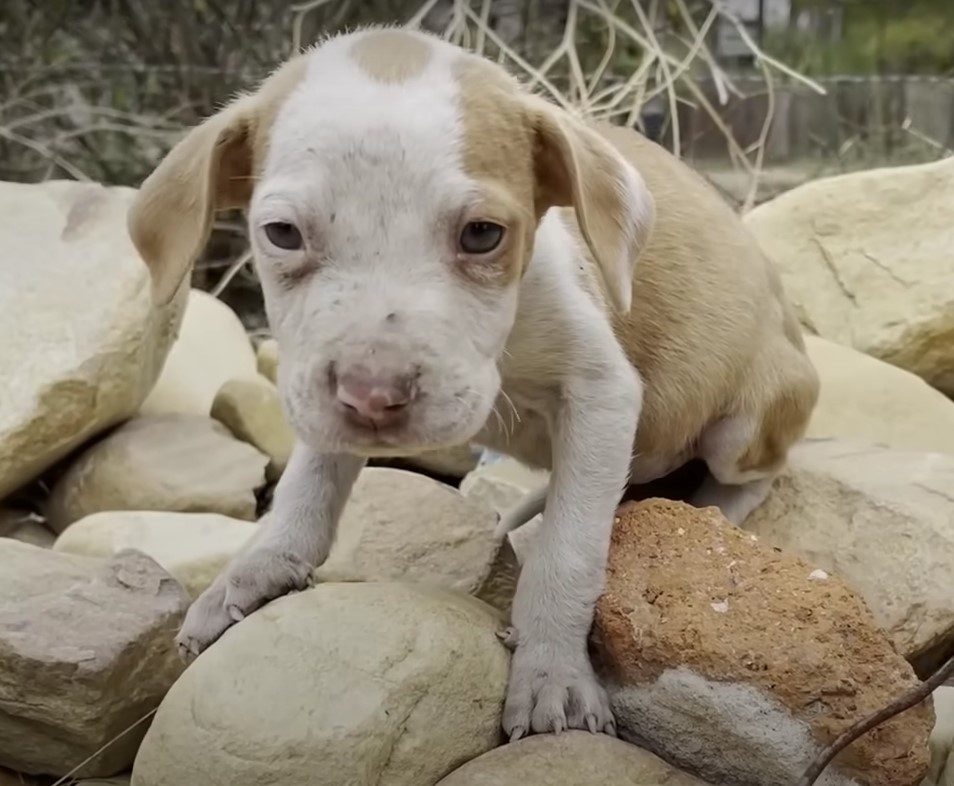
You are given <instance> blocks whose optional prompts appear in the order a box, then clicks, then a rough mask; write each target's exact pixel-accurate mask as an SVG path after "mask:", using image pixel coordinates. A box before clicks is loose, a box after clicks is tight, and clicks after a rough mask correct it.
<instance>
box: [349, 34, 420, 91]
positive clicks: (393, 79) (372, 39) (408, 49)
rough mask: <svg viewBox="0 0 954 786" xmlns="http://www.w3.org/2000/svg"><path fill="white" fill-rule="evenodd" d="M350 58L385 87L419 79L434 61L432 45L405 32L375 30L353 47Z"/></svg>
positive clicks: (362, 37)
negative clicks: (432, 60)
mask: <svg viewBox="0 0 954 786" xmlns="http://www.w3.org/2000/svg"><path fill="white" fill-rule="evenodd" d="M350 52H351V57H352V58H354V61H355V62H356V63H357V64H358V66H359V67H360V68H361V70H362V71H364V72H365V73H366V74H367V75H368V76H370V77H371V78H372V79H376V80H377V81H378V82H384V83H385V84H399V83H401V82H408V81H410V80H411V79H414V78H415V77H418V76H420V75H421V74H422V73H423V72H424V69H425V68H427V64H428V62H430V59H431V45H430V43H428V42H427V41H425V40H424V39H423V38H421V37H420V36H416V35H414V34H412V33H409V32H405V31H403V30H375V31H373V32H370V33H368V34H367V35H363V36H361V38H359V39H358V40H357V41H355V42H354V44H352V45H351V50H350Z"/></svg>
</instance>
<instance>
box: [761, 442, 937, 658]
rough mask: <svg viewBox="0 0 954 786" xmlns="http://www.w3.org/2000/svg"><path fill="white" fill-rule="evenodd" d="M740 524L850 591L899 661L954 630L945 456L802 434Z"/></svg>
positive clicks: (935, 643)
mask: <svg viewBox="0 0 954 786" xmlns="http://www.w3.org/2000/svg"><path fill="white" fill-rule="evenodd" d="M744 527H745V528H746V529H747V530H749V531H751V532H754V533H756V534H758V535H759V536H760V537H761V538H763V539H764V540H766V541H768V542H770V543H772V544H773V545H774V546H778V547H780V548H782V549H785V550H786V551H788V552H790V553H793V554H796V555H798V556H800V557H802V558H804V559H805V560H807V561H808V562H810V563H811V564H812V565H814V566H815V567H818V568H821V569H823V570H826V571H828V572H830V573H834V574H836V575H837V576H838V577H839V578H840V579H842V580H843V581H844V582H845V583H846V584H848V586H850V587H851V588H852V589H854V590H855V591H857V592H859V593H860V594H861V596H862V597H863V598H864V599H865V602H866V604H867V605H868V607H869V608H870V609H871V611H872V613H873V614H874V618H875V620H877V622H878V625H880V626H881V628H882V629H884V630H885V631H886V632H887V634H888V635H889V636H890V638H891V640H892V641H893V642H894V645H895V647H896V648H897V650H898V652H900V653H901V654H902V655H904V656H905V657H907V658H908V659H914V658H917V657H918V656H921V655H923V654H925V653H926V652H927V651H929V650H931V649H933V648H935V647H937V646H938V645H942V644H944V643H945V642H948V643H949V642H950V641H951V639H952V638H954V603H952V593H954V590H952V583H951V577H952V575H954V457H952V456H948V455H945V454H941V453H913V452H904V451H896V450H891V449H889V448H885V447H882V446H877V445H870V444H867V443H861V442H854V441H843V440H810V441H806V442H804V443H803V444H801V445H798V446H797V447H796V448H795V449H794V450H793V451H792V452H791V454H790V460H789V467H788V469H787V470H786V471H785V473H784V474H783V475H782V477H781V478H779V479H778V480H777V481H776V483H775V486H774V487H773V490H772V493H771V494H770V495H769V497H768V499H767V500H766V501H765V503H763V504H762V505H761V506H760V507H759V508H758V509H756V510H755V511H754V512H753V513H752V515H751V516H750V517H749V518H748V519H747V520H746V522H745V524H744Z"/></svg>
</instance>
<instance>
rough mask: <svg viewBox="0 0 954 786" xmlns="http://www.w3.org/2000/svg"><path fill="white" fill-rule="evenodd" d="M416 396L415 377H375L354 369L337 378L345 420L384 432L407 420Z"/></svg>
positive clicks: (370, 372)
mask: <svg viewBox="0 0 954 786" xmlns="http://www.w3.org/2000/svg"><path fill="white" fill-rule="evenodd" d="M415 392H416V391H415V376H414V375H413V374H393V373H390V374H388V373H374V372H372V371H371V370H370V369H368V368H366V367H365V366H354V367H351V368H348V369H345V370H344V371H343V372H342V373H341V374H339V375H338V377H337V389H336V395H337V398H338V404H339V406H340V407H341V409H342V411H343V414H344V416H345V417H346V418H348V420H350V421H351V422H352V423H355V424H356V425H359V426H365V427H374V428H382V427H388V426H394V425H397V424H398V423H400V422H402V421H404V420H406V419H407V414H408V413H407V409H408V405H409V404H410V403H411V401H413V399H414V396H415Z"/></svg>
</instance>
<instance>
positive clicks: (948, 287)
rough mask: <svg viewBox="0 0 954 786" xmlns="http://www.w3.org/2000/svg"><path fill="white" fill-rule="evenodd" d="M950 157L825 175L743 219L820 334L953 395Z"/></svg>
mask: <svg viewBox="0 0 954 786" xmlns="http://www.w3.org/2000/svg"><path fill="white" fill-rule="evenodd" d="M952 203H954V158H946V159H944V160H942V161H938V162H935V163H929V164H919V165H916V166H905V167H893V168H882V169H872V170H868V171H865V172H858V173H852V174H847V175H839V176H837V177H830V178H823V179H821V180H815V181H813V182H810V183H807V184H805V185H803V186H800V187H798V188H795V189H792V190H791V191H788V192H786V193H784V194H782V195H781V196H779V197H776V198H775V199H773V200H771V201H770V202H766V203H764V204H762V205H760V206H758V207H757V208H755V209H754V210H752V211H751V212H750V213H749V214H748V215H747V216H746V217H745V220H746V223H747V224H748V226H749V228H750V229H751V230H752V231H753V232H754V233H755V236H756V238H757V239H758V241H759V243H760V244H761V245H762V247H763V248H764V249H765V251H766V252H767V253H768V255H769V256H770V257H771V258H772V259H774V260H775V262H776V264H777V265H778V267H779V270H780V272H781V274H782V277H783V280H784V284H785V289H786V292H787V293H788V294H789V296H790V298H791V299H792V301H793V302H794V303H795V305H796V307H797V308H798V309H799V311H800V313H801V318H802V322H803V323H804V324H805V325H806V326H807V327H808V328H809V329H810V330H811V331H812V332H814V333H817V334H818V335H821V336H824V337H826V338H830V339H832V340H834V341H837V342H839V343H842V344H848V345H850V346H853V347H855V348H856V349H859V350H861V351H862V352H867V353H868V354H870V355H874V356H875V357H878V358H881V359H882V360H885V361H887V362H888V363H893V364H894V365H897V366H900V367H901V368H905V369H907V370H908V371H911V372H913V373H915V374H917V375H918V376H920V377H922V378H923V379H925V380H927V381H928V382H930V383H931V384H932V385H934V386H935V387H937V388H939V389H940V390H942V391H944V392H945V393H947V394H949V395H954V221H951V207H950V206H951V204H952Z"/></svg>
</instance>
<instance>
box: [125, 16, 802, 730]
mask: <svg viewBox="0 0 954 786" xmlns="http://www.w3.org/2000/svg"><path fill="white" fill-rule="evenodd" d="M231 207H243V208H246V209H247V214H248V221H249V229H250V236H251V242H252V249H253V252H254V258H255V265H256V268H257V271H258V274H259V276H260V279H261V282H262V287H263V290H264V295H265V303H266V308H267V312H268V317H269V321H270V324H271V327H272V329H273V332H274V334H275V337H276V339H277V341H278V344H279V349H280V354H281V359H282V362H281V364H280V376H279V387H280V390H281V393H282V397H283V401H284V403H285V407H286V410H287V413H288V417H289V419H290V421H291V423H292V425H293V427H294V429H295V432H296V434H297V437H298V440H299V441H298V443H297V445H296V447H295V449H294V453H293V456H292V458H291V461H290V463H289V466H288V468H287V470H286V472H285V473H284V475H283V477H282V478H281V481H280V482H279V484H278V486H277V488H276V490H275V496H274V504H273V510H272V513H271V516H270V521H269V523H268V524H267V525H264V526H263V527H262V529H261V532H260V534H259V536H258V537H257V538H256V540H255V542H254V543H253V544H252V545H251V546H250V548H248V549H247V550H246V551H245V552H244V553H243V554H241V555H239V557H237V558H236V559H235V560H234V561H233V563H232V564H231V565H230V567H229V568H228V569H227V570H226V571H225V572H224V573H223V574H222V575H221V576H220V577H219V578H218V580H217V581H216V582H215V583H214V584H213V586H212V587H211V588H210V589H209V590H208V591H207V592H206V593H204V594H203V595H202V596H201V597H200V598H199V599H198V600H197V601H196V602H195V603H194V604H193V606H192V608H191V609H190V611H189V614H188V616H187V618H186V620H185V623H184V624H183V627H182V630H181V632H180V635H179V639H178V641H179V644H180V647H181V648H182V649H183V650H184V652H185V653H187V654H188V655H189V656H194V655H198V654H199V653H200V652H201V651H202V650H203V649H204V648H206V647H208V646H210V645H211V644H212V643H213V642H214V641H215V640H216V639H217V638H218V637H219V636H220V635H221V634H222V632H223V631H224V630H225V629H226V628H228V627H229V626H230V625H232V624H233V623H234V622H235V621H237V620H241V619H242V618H243V617H244V616H245V615H247V614H249V613H251V612H252V611H254V610H255V609H256V608H258V607H260V606H261V605H262V604H264V603H266V602H267V601H268V600H270V599H272V598H275V597H277V596H279V595H282V594H284V593H286V592H289V591H292V590H296V589H301V588H303V587H305V586H307V584H308V582H309V577H310V575H311V572H312V570H313V568H314V567H315V566H316V565H319V564H321V563H322V561H323V560H324V559H325V558H326V557H327V555H328V551H329V549H330V547H331V544H332V542H333V539H334V536H335V529H336V526H337V520H338V517H339V514H340V512H341V510H342V507H343V506H344V504H345V502H346V500H347V498H348V495H349V493H350V489H351V487H352V484H353V482H354V480H355V478H356V477H357V475H358V473H359V472H360V470H361V468H362V467H363V466H364V464H365V462H366V460H367V458H368V457H371V456H387V455H407V454H409V453H413V452H415V451H422V450H426V449H434V448H440V447H445V446H451V445H455V444H460V443H463V442H465V441H468V440H471V441H473V442H475V443H478V444H483V445H486V446H488V447H491V448H493V449H496V450H498V451H501V452H505V453H509V454H511V455H513V456H515V457H516V458H518V459H521V460H523V461H525V462H528V463H530V464H533V465H536V466H540V467H544V468H547V469H550V470H551V482H550V485H549V488H548V491H547V498H546V507H545V513H544V526H543V528H542V534H541V536H540V539H539V541H538V543H537V546H536V550H535V553H534V554H533V555H532V557H531V558H530V559H529V560H528V561H527V563H526V565H525V567H524V569H523V571H522V574H521V576H520V580H519V584H518V587H517V591H516V597H515V599H514V603H513V610H512V623H513V626H514V627H513V630H514V631H515V634H514V636H513V637H512V639H511V643H514V644H515V652H514V656H513V662H512V670H511V679H510V687H509V690H508V695H507V700H506V706H505V712H504V728H505V731H506V732H507V733H508V734H509V735H510V736H511V737H519V736H521V735H523V734H525V733H530V732H531V731H554V730H560V729H564V728H568V727H572V728H589V729H591V730H592V731H600V730H603V731H609V732H612V731H613V728H614V726H613V723H614V722H613V717H612V714H611V711H610V708H609V704H608V701H607V698H606V694H605V692H604V690H603V689H602V687H601V686H600V685H599V683H598V681H597V679H596V677H595V675H594V672H593V669H592V667H591V665H590V662H589V659H588V656H587V636H588V632H589V628H590V625H591V621H592V613H593V607H594V603H595V601H596V599H597V597H598V596H599V594H600V592H601V591H602V587H603V577H604V567H605V562H606V557H607V550H608V546H609V537H610V531H611V528H612V524H613V516H614V512H615V508H616V506H617V504H618V502H619V500H620V497H621V494H622V493H623V491H624V488H625V487H626V484H627V482H647V481H649V480H652V479H653V478H657V477H659V476H661V475H663V474H665V473H667V472H669V471H670V470H672V469H675V468H676V467H678V466H679V465H680V464H683V463H684V462H686V461H687V460H689V459H690V458H693V457H698V458H701V459H703V460H705V461H706V463H707V464H708V467H709V470H710V473H711V478H710V479H709V480H708V481H707V482H706V484H705V485H704V487H703V488H702V489H701V490H700V492H699V495H698V497H697V498H696V500H694V501H695V502H697V503H698V504H717V505H719V506H720V507H721V508H722V509H723V510H724V511H725V512H726V514H727V515H728V516H729V517H730V518H731V519H733V520H734V521H741V520H742V519H744V518H745V517H746V515H747V514H748V513H749V512H750V511H751V510H752V509H753V508H754V507H755V506H757V505H758V504H759V503H760V502H761V500H762V499H763V498H764V496H765V494H766V493H767V491H768V487H769V484H770V483H771V481H772V478H773V477H774V476H775V474H777V472H778V471H779V470H780V468H781V467H782V465H783V464H784V462H785V458H786V453H787V450H788V448H789V446H790V445H791V444H792V443H793V442H795V441H796V440H797V439H799V438H800V437H801V435H802V433H803V431H804V428H805V425H806V423H807V420H808V417H809V415H810V412H811V410H812V408H813V406H814V403H815V400H816V398H817V394H818V381H817V378H816V375H815V372H814V370H813V368H812V366H811V365H810V363H809V361H808V360H807V358H806V356H805V353H804V346H803V343H802V339H801V334H800V332H799V330H798V326H797V323H796V321H795V319H794V317H793V316H792V313H791V310H790V308H789V306H788V304H787V302H786V300H785V298H784V295H783V293H782V291H781V288H780V285H779V280H778V277H777V276H776V273H775V272H774V270H773V269H772V267H771V266H770V265H769V263H768V262H767V261H766V259H765V257H764V256H763V255H762V253H761V252H760V251H759V249H758V248H757V246H756V244H755V242H754V241H753V239H752V238H751V237H750V236H749V235H748V234H747V233H746V231H745V230H744V229H743V227H742V225H741V223H740V222H739V220H738V218H737V217H736V216H735V215H734V213H733V212H732V211H731V210H730V209H729V208H728V206H726V205H725V204H724V203H723V202H722V201H721V200H720V198H719V197H718V196H717V195H716V194H715V193H714V192H713V191H712V190H711V189H710V188H709V187H708V186H707V184H705V183H704V182H703V181H702V180H701V178H699V177H698V176H696V175H695V174H693V173H692V172H691V171H690V170H689V169H688V168H687V167H685V166H684V165H682V164H681V163H680V162H678V161H677V160H676V159H675V158H673V157H672V156H671V155H670V154H668V153H667V152H666V151H664V150H663V149H662V148H660V147H658V146H656V145H654V144H652V143H650V142H648V141H646V140H645V139H644V138H642V137H641V136H639V135H638V134H636V133H635V132H632V131H629V130H625V129H619V128H615V127H611V126H606V125H599V124H596V125H593V124H586V123H584V122H582V121H581V120H579V119H577V118H576V117H574V116H572V115H570V114H569V113H567V112H564V111H563V110H561V109H558V108H556V107H555V106H553V105H552V104H550V103H548V102H546V101H544V100H543V99H541V98H539V97H535V96H533V95H530V94H529V93H527V92H526V91H524V90H522V89H521V87H520V86H519V85H518V84H517V82H516V81H515V80H514V79H512V78H511V77H510V76H509V75H507V74H506V73H505V72H504V71H503V69H501V68H500V67H498V66H496V65H494V64H491V63H489V62H488V61H486V60H484V59H482V58H479V57H477V56H475V55H472V54H468V53H465V52H464V51H463V50H460V49H458V48H456V47H453V46H451V45H450V44H447V43H445V42H442V41H440V40H439V39H437V38H434V37H430V36H428V35H426V34H423V33H416V32H411V31H400V30H397V29H381V28H372V29H366V30H361V31H358V32H355V33H351V34H348V35H343V36H338V37H334V38H331V39H328V40H327V41H324V42H322V43H321V44H319V45H317V46H316V47H315V48H313V49H311V50H309V51H307V52H305V53H303V54H301V55H299V56H297V57H295V58H293V59H292V60H290V61H289V62H288V63H286V64H285V65H284V66H283V67H282V68H280V69H279V70H278V71H277V72H275V74H273V75H272V76H271V77H270V78H269V79H268V80H267V81H266V82H265V83H264V84H262V85H261V86H260V88H259V89H258V90H257V91H256V92H254V93H251V94H249V95H246V96H243V97H240V98H239V99H237V100H236V101H234V102H232V103H231V104H229V105H228V106H226V107H225V108H224V109H222V111H221V112H219V113H218V114H216V115H214V116H213V117H211V118H209V119H208V120H207V121H205V122H204V123H203V124H201V125H199V126H198V127H196V128H195V129H193V130H192V131H191V132H190V133H189V134H188V135H187V136H186V137H185V138H184V139H183V140H182V141H181V142H180V143H179V144H178V145H177V146H176V147H175V148H174V149H173V150H172V151H171V153H170V154H169V155H168V156H167V158H166V159H165V160H164V161H163V162H162V163H161V164H160V165H159V167H158V168H157V169H156V171H155V172H154V173H153V174H152V175H151V176H150V177H149V178H148V179H147V180H146V182H145V183H144V184H143V186H142V188H141V190H140V193H139V196H138V199H137V201H136V203H135V205H134V207H133V209H132V211H131V213H130V218H129V226H130V233H131V235H132V237H133V239H134V241H135V243H136V245H137V247H138V248H139V250H140V252H141V254H142V256H143V258H144V259H145V260H146V262H147V263H148V265H149V267H150V269H151V271H152V274H153V279H154V284H155V292H156V294H157V297H159V298H162V299H166V298H168V297H170V296H171V295H172V294H173V293H174V292H175V291H176V290H177V289H178V288H179V287H180V286H184V285H187V284H185V283H184V282H185V281H186V279H187V274H188V271H189V269H190V266H191V264H192V262H193V261H194V260H195V258H196V257H197V256H198V254H199V253H200V252H201V250H202V248H203V245H204V243H205V242H206V240H207V238H208V235H209V231H210V227H211V220H212V216H213V213H214V211H215V210H219V209H224V208H231ZM470 221H483V222H491V223H493V224H496V225H499V226H500V227H503V228H504V234H503V240H502V242H501V243H500V245H499V246H498V247H496V248H495V249H492V250H491V251H489V252H487V253H478V254H474V253H467V252H466V251H463V250H462V248H461V247H460V246H459V244H460V243H463V240H462V239H461V232H462V227H464V226H465V225H466V224H467V223H468V222H470ZM268 222H280V224H279V226H281V227H285V229H284V230H283V231H291V230H288V229H287V226H288V225H292V229H294V228H297V230H298V232H299V239H300V240H301V248H291V249H286V248H282V247H279V246H278V245H276V244H275V243H273V242H271V241H270V239H269V237H270V236H269V235H267V234H266V230H265V229H264V225H265V224H266V223H268ZM269 231H271V230H269ZM296 242H297V241H296ZM292 245H294V243H292ZM470 247H471V248H473V246H472V245H471V246H470ZM350 369H359V370H360V374H363V375H364V376H363V377H362V379H364V380H367V379H373V380H398V379H400V380H403V381H404V382H407V381H408V380H411V381H412V383H413V384H412V383H408V385H406V386H405V387H404V388H402V390H405V391H412V392H411V393H408V394H407V395H408V396H409V397H410V398H409V399H406V398H402V399H401V401H402V402H405V400H408V401H410V403H409V404H407V405H405V404H404V403H401V404H400V407H401V418H402V419H400V420H399V421H395V422H396V423H397V425H394V424H392V426H391V427H387V428H385V427H381V428H378V427H373V428H370V427H369V428H364V427H359V426H356V425H355V423H354V422H352V421H351V420H349V419H348V417H345V414H346V413H345V410H346V409H347V408H348V407H349V406H350V405H349V404H347V402H345V403H343V402H344V401H345V400H344V399H343V398H342V395H343V393H342V390H343V388H342V385H344V383H343V382H342V379H344V377H343V376H342V374H347V373H350V372H349V370H350ZM356 373H357V372H356ZM369 375H370V376H369ZM349 379H351V378H350V377H349ZM384 384H385V383H384V382H382V385H384ZM395 384H396V383H395ZM367 389H368V388H367V387H365V388H362V390H364V391H365V392H366V391H367ZM393 389H395V390H396V389H397V388H393ZM349 390H350V388H349ZM375 390H377V388H375ZM349 395H350V394H349ZM390 400H391V399H388V401H390ZM395 400H396V399H395ZM388 422H390V421H388ZM637 425H638V434H637Z"/></svg>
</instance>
